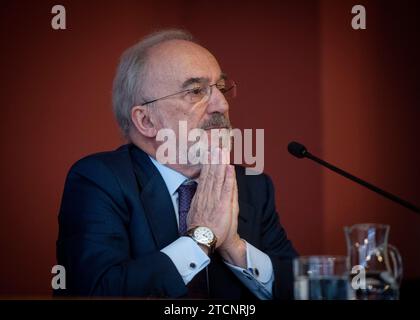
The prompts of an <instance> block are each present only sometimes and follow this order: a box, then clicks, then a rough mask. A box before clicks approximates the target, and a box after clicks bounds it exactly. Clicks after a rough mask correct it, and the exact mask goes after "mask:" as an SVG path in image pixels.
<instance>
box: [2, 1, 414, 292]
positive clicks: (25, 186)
mask: <svg viewBox="0 0 420 320" xmlns="http://www.w3.org/2000/svg"><path fill="white" fill-rule="evenodd" d="M54 4H56V3H55V2H53V1H42V2H41V1H36V2H29V1H3V2H2V7H1V8H0V26H1V27H0V32H1V33H0V41H1V51H0V55H1V59H0V64H1V65H0V67H1V68H0V70H1V71H2V77H1V80H0V81H1V82H0V83H1V93H2V94H1V96H0V108H1V109H0V121H1V126H0V130H1V134H0V139H1V146H2V154H1V155H2V156H1V159H0V174H1V177H2V179H1V184H0V188H1V189H0V191H1V193H0V194H1V211H0V295H2V296H21V295H22V296H23V295H25V296H27V295H30V296H43V295H48V294H49V293H50V279H51V273H50V272H51V267H52V266H53V265H54V264H55V239H56V236H57V212H58V207H59V204H60V198H61V192H62V190H63V183H64V179H65V176H66V173H67V170H68V169H69V167H70V165H71V164H72V163H73V162H74V161H76V160H77V159H79V158H80V157H82V156H84V155H86V154H89V153H93V152H97V151H103V150H110V149H114V148H116V147H117V146H118V145H120V144H121V143H123V140H122V139H121V137H120V135H119V132H118V128H117V126H116V124H115V122H114V119H113V116H112V112H111V102H110V101H111V82H112V79H113V75H114V70H115V67H116V64H117V61H118V58H119V55H120V54H121V52H122V51H123V50H124V49H125V48H126V47H128V46H129V45H131V44H133V43H134V42H136V41H137V40H138V39H139V38H141V37H142V36H144V35H146V34H147V33H149V32H151V31H154V30H157V29H161V28H168V27H181V28H186V29H188V30H190V31H191V32H192V33H193V34H194V35H195V36H196V37H197V38H198V40H199V41H200V42H201V43H202V44H204V45H205V46H206V47H208V48H209V49H210V51H212V52H213V53H214V54H215V56H216V57H217V58H218V59H219V62H220V64H221V65H222V68H223V69H224V70H225V71H226V72H228V73H229V74H230V75H231V77H232V78H234V79H235V80H236V81H237V82H238V84H239V91H238V92H239V96H238V99H237V101H235V103H234V105H232V108H231V116H232V120H233V123H234V124H235V125H236V126H237V127H239V128H264V129H265V170H266V172H268V173H269V174H270V175H271V176H272V178H273V180H274V182H275V184H276V187H277V206H278V209H279V212H280V214H281V220H282V223H283V224H284V225H285V227H286V229H287V230H288V233H289V236H290V238H291V239H292V240H293V241H294V244H295V246H296V247H297V248H298V250H299V252H300V253H301V254H319V253H323V254H329V253H331V254H345V243H344V235H343V230H342V229H343V226H345V225H351V224H354V223H358V222H380V223H387V224H390V225H391V242H393V243H394V244H396V245H397V246H398V247H399V248H400V250H401V253H402V255H403V259H404V266H405V275H406V278H416V277H420V270H419V267H418V264H419V262H420V261H419V260H420V259H419V255H418V253H419V243H420V232H419V231H420V217H419V216H415V215H414V214H412V213H410V212H409V211H407V210H405V209H402V208H399V207H398V206H397V205H394V204H393V203H390V202H389V201H387V200H384V199H381V198H379V197H378V196H376V195H374V194H372V193H370V192H368V191H365V190H363V189H361V188H360V187H358V186H357V185H354V184H352V183H350V182H348V181H345V180H344V179H343V178H340V177H337V176H336V175H334V174H332V173H329V172H327V171H325V170H323V169H322V168H320V167H318V166H316V165H315V164H313V163H311V162H309V161H306V160H301V161H299V160H296V159H294V158H292V157H291V156H290V155H288V154H287V151H286V146H287V143H288V142H289V141H290V140H297V141H302V142H304V143H305V144H306V145H307V146H308V147H309V148H310V150H311V151H312V152H313V153H314V154H317V155H319V156H321V157H324V158H325V159H327V160H329V161H331V162H332V163H334V164H337V165H339V166H342V167H343V168H345V169H347V170H349V171H350V172H352V173H354V174H356V175H359V176H361V177H363V178H366V179H367V180H369V181H371V182H373V183H376V184H378V185H379V186H382V187H383V188H384V189H386V190H390V191H394V192H396V193H398V194H399V195H401V196H402V197H404V198H407V199H409V200H411V201H413V202H417V204H418V203H419V200H420V189H419V188H418V181H419V178H420V170H419V169H418V164H419V163H420V151H419V148H418V143H417V139H418V136H419V135H418V128H417V122H418V120H419V119H420V111H419V106H418V98H419V92H420V91H419V88H418V81H416V78H415V77H416V76H417V75H418V74H419V71H420V70H419V63H418V57H419V56H420V55H419V49H417V48H416V46H415V43H416V42H418V41H417V37H418V31H419V22H418V21H417V20H416V9H417V8H416V3H415V2H414V1H413V2H407V1H406V2H399V4H398V5H396V4H395V3H394V4H393V3H391V2H389V3H386V2H384V1H363V3H359V2H357V3H353V2H352V1H347V0H346V1H340V2H338V1H332V0H323V1H226V2H225V3H223V5H220V4H215V3H214V1H190V0H184V1H181V0H179V1H171V2H164V1H160V2H159V1H158V2H156V1H119V2H116V1H115V2H111V1H60V4H62V5H64V6H65V8H66V10H67V27H68V28H67V30H65V31H54V30H52V28H51V26H50V21H51V18H52V14H51V13H50V12H51V8H52V6H53V5H54ZM355 4H364V5H365V6H366V9H367V26H368V28H367V30H363V31H355V30H353V29H352V28H351V27H350V21H351V18H352V15H351V7H352V6H353V5H355Z"/></svg>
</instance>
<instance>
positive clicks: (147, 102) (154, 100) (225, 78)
mask: <svg viewBox="0 0 420 320" xmlns="http://www.w3.org/2000/svg"><path fill="white" fill-rule="evenodd" d="M221 80H227V77H222V78H221V79H219V80H217V82H215V83H213V84H210V85H208V88H209V89H210V94H209V95H208V96H209V97H211V94H212V93H213V91H212V90H213V87H214V86H216V85H217V83H218V82H219V81H221ZM229 80H230V81H232V83H233V85H232V86H231V87H230V88H229V89H227V90H226V92H228V91H230V90H232V89H234V88H236V82H235V81H234V80H231V79H229ZM193 90H197V88H191V89H185V90H182V91H179V92H176V93H172V94H169V95H167V96H164V97H160V98H157V99H153V100H150V101H146V102H144V103H142V104H141V106H146V105H148V104H150V103H153V102H156V101H159V100H163V99H167V98H170V97H173V96H175V95H178V94H181V93H184V92H188V93H189V92H191V91H193ZM219 90H220V89H219ZM222 94H223V95H224V93H222ZM204 97H205V96H204ZM204 97H203V98H204ZM203 98H202V99H203ZM199 101H201V100H199Z"/></svg>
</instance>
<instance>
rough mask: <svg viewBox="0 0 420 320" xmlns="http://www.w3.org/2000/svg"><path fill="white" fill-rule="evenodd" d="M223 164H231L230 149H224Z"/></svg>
mask: <svg viewBox="0 0 420 320" xmlns="http://www.w3.org/2000/svg"><path fill="white" fill-rule="evenodd" d="M221 163H222V164H229V163H230V151H229V149H228V148H222V162H221Z"/></svg>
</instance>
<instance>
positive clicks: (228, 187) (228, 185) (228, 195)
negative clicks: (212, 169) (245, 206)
mask: <svg viewBox="0 0 420 320" xmlns="http://www.w3.org/2000/svg"><path fill="white" fill-rule="evenodd" d="M233 183H234V172H233V166H231V165H227V166H226V175H225V181H224V183H223V187H222V196H221V201H222V202H224V203H228V204H231V203H232V195H233Z"/></svg>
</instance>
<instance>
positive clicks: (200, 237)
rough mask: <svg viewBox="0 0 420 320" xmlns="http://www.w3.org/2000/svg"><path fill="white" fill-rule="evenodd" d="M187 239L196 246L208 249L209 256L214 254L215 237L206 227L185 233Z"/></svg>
mask: <svg viewBox="0 0 420 320" xmlns="http://www.w3.org/2000/svg"><path fill="white" fill-rule="evenodd" d="M186 235H187V236H188V237H190V238H191V239H193V240H194V241H195V242H197V243H198V244H201V245H203V246H205V247H207V248H208V249H209V254H212V253H213V252H214V249H215V248H216V242H217V238H216V235H215V234H214V233H213V231H211V229H210V228H207V227H194V228H192V229H190V230H188V231H187V234H186Z"/></svg>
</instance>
